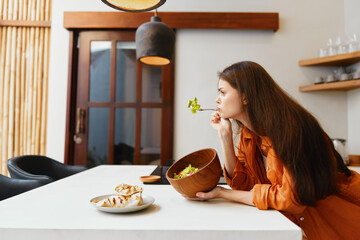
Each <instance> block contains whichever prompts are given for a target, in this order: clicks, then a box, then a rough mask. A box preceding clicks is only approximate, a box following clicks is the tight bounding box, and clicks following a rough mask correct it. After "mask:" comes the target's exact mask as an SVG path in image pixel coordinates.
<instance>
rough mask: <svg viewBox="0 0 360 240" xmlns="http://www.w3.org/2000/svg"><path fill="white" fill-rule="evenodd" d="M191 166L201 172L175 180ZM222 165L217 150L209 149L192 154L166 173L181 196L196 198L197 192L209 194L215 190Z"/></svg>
mask: <svg viewBox="0 0 360 240" xmlns="http://www.w3.org/2000/svg"><path fill="white" fill-rule="evenodd" d="M189 164H191V166H192V167H196V168H198V169H199V170H198V171H197V172H196V173H194V174H192V175H190V176H187V177H184V178H179V179H174V173H176V174H178V173H179V172H180V171H182V170H184V168H186V167H187V166H189ZM221 172H222V169H221V164H220V160H219V157H218V155H217V153H216V150H215V149H211V148H207V149H201V150H199V151H196V152H192V153H190V154H188V155H186V156H185V157H183V158H181V159H180V160H178V161H176V162H175V163H174V164H173V165H171V167H170V168H169V169H168V171H167V172H166V178H167V180H168V181H169V182H170V184H171V185H172V186H173V187H174V188H175V190H176V191H178V192H179V193H180V194H181V195H183V196H184V197H187V198H195V197H196V193H197V192H207V191H210V190H211V189H213V188H214V187H215V186H216V185H217V184H218V182H219V179H220V176H221Z"/></svg>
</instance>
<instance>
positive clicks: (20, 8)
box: [0, 0, 51, 175]
mask: <svg viewBox="0 0 360 240" xmlns="http://www.w3.org/2000/svg"><path fill="white" fill-rule="evenodd" d="M50 9H51V0H0V173H1V174H4V175H7V167H6V163H7V160H8V159H9V158H12V157H14V156H19V155H25V154H39V155H45V147H46V115H47V86H48V69H49V44H50V27H48V26H46V24H45V27H44V24H39V27H38V26H36V24H30V25H31V27H29V23H34V22H35V23H41V22H44V21H47V22H49V21H50V19H51V12H50ZM7 23H10V24H7Z"/></svg>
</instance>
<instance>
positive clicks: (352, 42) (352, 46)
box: [348, 33, 360, 52]
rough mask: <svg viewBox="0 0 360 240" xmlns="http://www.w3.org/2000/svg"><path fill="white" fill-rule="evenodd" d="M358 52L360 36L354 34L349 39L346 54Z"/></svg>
mask: <svg viewBox="0 0 360 240" xmlns="http://www.w3.org/2000/svg"><path fill="white" fill-rule="evenodd" d="M359 50H360V34H358V33H354V34H352V35H351V37H350V38H349V49H348V52H356V51H359Z"/></svg>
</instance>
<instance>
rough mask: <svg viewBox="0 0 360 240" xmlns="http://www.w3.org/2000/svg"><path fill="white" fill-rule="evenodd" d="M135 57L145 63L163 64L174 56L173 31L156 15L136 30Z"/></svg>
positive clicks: (166, 63)
mask: <svg viewBox="0 0 360 240" xmlns="http://www.w3.org/2000/svg"><path fill="white" fill-rule="evenodd" d="M135 41H136V58H137V60H138V61H139V62H141V63H144V64H147V65H156V66H164V65H168V64H170V63H171V61H172V59H173V56H174V46H175V32H174V30H172V29H171V28H170V27H169V26H168V25H166V24H165V23H163V22H161V18H160V17H158V16H157V14H156V13H155V16H153V17H151V21H150V22H147V23H144V24H142V25H141V26H140V27H138V29H137V30H136V36H135Z"/></svg>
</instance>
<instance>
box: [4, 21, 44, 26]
mask: <svg viewBox="0 0 360 240" xmlns="http://www.w3.org/2000/svg"><path fill="white" fill-rule="evenodd" d="M0 26H7V27H51V21H25V20H0Z"/></svg>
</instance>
